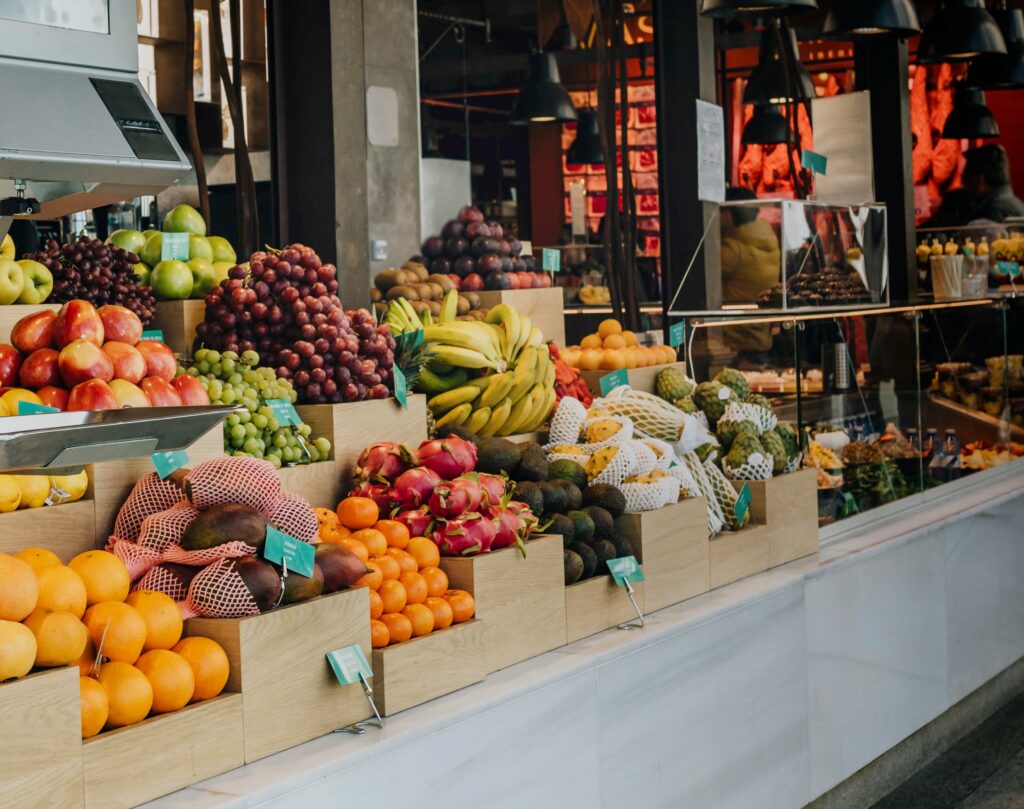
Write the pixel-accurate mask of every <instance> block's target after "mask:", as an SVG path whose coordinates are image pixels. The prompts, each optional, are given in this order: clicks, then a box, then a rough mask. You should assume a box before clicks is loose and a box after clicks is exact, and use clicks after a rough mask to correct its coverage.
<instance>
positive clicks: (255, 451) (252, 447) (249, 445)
mask: <svg viewBox="0 0 1024 809" xmlns="http://www.w3.org/2000/svg"><path fill="white" fill-rule="evenodd" d="M242 449H243V450H244V451H245V452H246V453H247V454H249V455H254V456H256V457H257V458H259V457H262V454H263V453H261V452H260V445H259V444H258V443H257V442H256V439H255V438H247V439H246V440H245V443H244V444H242Z"/></svg>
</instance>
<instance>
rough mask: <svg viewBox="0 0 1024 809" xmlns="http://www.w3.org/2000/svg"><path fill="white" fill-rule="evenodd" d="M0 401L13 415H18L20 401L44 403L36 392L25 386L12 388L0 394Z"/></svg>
mask: <svg viewBox="0 0 1024 809" xmlns="http://www.w3.org/2000/svg"><path fill="white" fill-rule="evenodd" d="M0 401H2V402H3V403H4V405H5V406H6V407H7V412H8V413H10V414H11V415H12V416H17V415H18V402H32V404H39V405H41V404H42V403H43V400H42V399H40V398H39V397H38V396H37V395H36V394H34V393H33V392H32V391H30V390H26V389H25V388H11V389H10V390H9V391H7V393H5V394H4V395H3V396H0Z"/></svg>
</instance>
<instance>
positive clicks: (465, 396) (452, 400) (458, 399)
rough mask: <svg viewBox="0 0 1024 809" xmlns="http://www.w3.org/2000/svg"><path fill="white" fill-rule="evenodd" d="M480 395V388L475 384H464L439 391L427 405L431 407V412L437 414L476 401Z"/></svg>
mask: <svg viewBox="0 0 1024 809" xmlns="http://www.w3.org/2000/svg"><path fill="white" fill-rule="evenodd" d="M478 396H480V388H478V387H476V386H475V385H463V386H462V387H461V388H455V389H454V390H450V391H446V392H445V393H439V394H438V395H437V396H435V397H434V398H433V399H431V400H430V401H428V402H427V407H429V408H430V412H431V413H433V414H434V415H435V416H436V415H439V414H441V413H447V412H448V411H449V410H451V409H452V408H453V407H458V406H459V405H463V404H468V403H469V402H472V401H474V400H475V399H476V398H477V397H478Z"/></svg>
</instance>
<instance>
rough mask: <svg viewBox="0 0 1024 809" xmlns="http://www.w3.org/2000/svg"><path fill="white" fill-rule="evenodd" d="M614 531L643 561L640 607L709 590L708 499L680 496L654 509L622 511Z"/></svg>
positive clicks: (649, 609)
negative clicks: (671, 502) (642, 601)
mask: <svg viewBox="0 0 1024 809" xmlns="http://www.w3.org/2000/svg"><path fill="white" fill-rule="evenodd" d="M615 527H616V530H617V531H618V532H619V534H621V535H622V536H624V537H626V538H627V539H629V541H630V542H631V543H632V545H633V554H634V555H635V556H636V558H637V561H638V562H640V563H641V564H642V565H643V568H644V575H645V577H646V580H645V581H644V609H645V611H646V612H654V611H655V610H660V609H662V608H663V607H668V606H671V605H672V604H678V603H679V602H680V601H685V600H686V599H688V598H693V597H694V596H698V595H700V594H701V593H706V592H707V591H708V590H709V589H711V568H710V554H711V549H710V547H709V544H708V521H707V501H706V500H704V498H702V497H695V498H692V499H689V500H683V501H681V502H679V503H676V504H675V505H671V506H667V507H665V508H659V509H657V510H656V511H646V512H641V513H627V514H623V515H622V516H621V517H619V518H618V519H617V520H616V521H615Z"/></svg>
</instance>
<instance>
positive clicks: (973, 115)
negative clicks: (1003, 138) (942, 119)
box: [942, 86, 999, 140]
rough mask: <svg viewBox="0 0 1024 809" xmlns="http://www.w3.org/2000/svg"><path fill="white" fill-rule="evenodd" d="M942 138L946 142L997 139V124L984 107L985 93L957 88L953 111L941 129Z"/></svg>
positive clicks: (967, 88) (990, 112)
mask: <svg viewBox="0 0 1024 809" xmlns="http://www.w3.org/2000/svg"><path fill="white" fill-rule="evenodd" d="M942 137H943V138H944V139H946V140H962V139H964V138H971V139H974V138H998V137H999V124H998V123H996V118H995V116H994V115H993V114H992V110H990V109H989V108H988V107H986V106H985V93H983V92H982V91H981V90H978V89H975V88H973V87H962V86H961V87H958V88H957V91H956V95H955V96H954V100H953V111H952V112H951V113H950V114H949V117H948V118H946V125H945V126H944V127H942Z"/></svg>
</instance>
